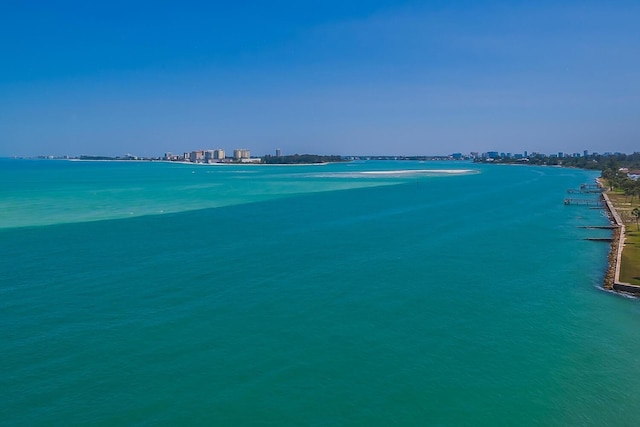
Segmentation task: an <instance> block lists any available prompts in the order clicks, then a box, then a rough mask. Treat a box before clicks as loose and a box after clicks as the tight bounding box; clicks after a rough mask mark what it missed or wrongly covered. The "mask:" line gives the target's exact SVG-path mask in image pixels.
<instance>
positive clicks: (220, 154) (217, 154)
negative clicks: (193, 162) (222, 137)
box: [213, 148, 224, 160]
mask: <svg viewBox="0 0 640 427" xmlns="http://www.w3.org/2000/svg"><path fill="white" fill-rule="evenodd" d="M213 158H214V159H216V160H224V150H223V149H222V148H218V149H216V150H213Z"/></svg>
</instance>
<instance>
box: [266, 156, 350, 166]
mask: <svg viewBox="0 0 640 427" xmlns="http://www.w3.org/2000/svg"><path fill="white" fill-rule="evenodd" d="M343 161H345V160H343V159H342V157H340V156H319V155H317V154H293V155H290V156H270V155H266V156H264V157H263V158H262V162H263V163H266V164H268V165H296V164H309V163H330V162H343Z"/></svg>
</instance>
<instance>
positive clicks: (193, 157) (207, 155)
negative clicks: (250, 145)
mask: <svg viewBox="0 0 640 427" xmlns="http://www.w3.org/2000/svg"><path fill="white" fill-rule="evenodd" d="M164 160H167V161H170V162H190V163H234V162H235V163H238V162H239V163H260V162H261V159H260V158H252V157H251V153H250V151H249V150H247V149H246V148H236V149H235V150H233V157H228V156H227V155H226V154H225V151H224V150H223V149H222V148H217V149H215V150H194V151H191V152H187V153H183V154H173V153H165V154H164Z"/></svg>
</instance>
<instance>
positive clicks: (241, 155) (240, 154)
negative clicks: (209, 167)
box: [233, 148, 251, 160]
mask: <svg viewBox="0 0 640 427" xmlns="http://www.w3.org/2000/svg"><path fill="white" fill-rule="evenodd" d="M233 158H234V159H236V160H241V159H249V158H251V155H250V153H249V150H247V149H246V148H236V149H235V150H233Z"/></svg>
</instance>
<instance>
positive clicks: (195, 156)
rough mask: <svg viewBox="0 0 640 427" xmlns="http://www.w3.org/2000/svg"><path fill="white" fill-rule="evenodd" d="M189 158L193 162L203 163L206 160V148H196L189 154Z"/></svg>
mask: <svg viewBox="0 0 640 427" xmlns="http://www.w3.org/2000/svg"><path fill="white" fill-rule="evenodd" d="M189 160H190V161H191V162H192V163H202V162H204V150H196V151H192V152H191V154H190V155H189Z"/></svg>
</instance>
